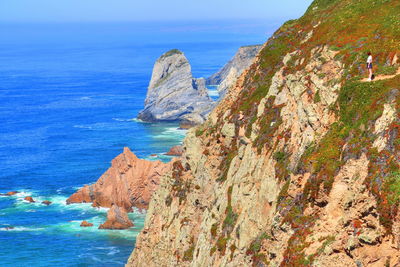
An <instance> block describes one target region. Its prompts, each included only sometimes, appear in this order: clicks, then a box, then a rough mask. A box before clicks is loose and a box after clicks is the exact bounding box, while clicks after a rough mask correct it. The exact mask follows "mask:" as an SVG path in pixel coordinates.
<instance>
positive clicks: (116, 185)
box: [67, 147, 172, 211]
mask: <svg viewBox="0 0 400 267" xmlns="http://www.w3.org/2000/svg"><path fill="white" fill-rule="evenodd" d="M171 167H172V163H163V162H161V161H149V160H143V159H139V158H138V157H136V155H135V154H133V153H132V151H131V150H130V149H129V148H127V147H125V148H124V152H123V153H122V154H120V155H118V156H117V157H116V158H114V159H113V160H112V163H111V167H110V168H109V169H108V170H107V171H106V172H105V173H104V174H103V175H102V176H101V177H100V178H99V180H98V181H97V182H96V183H95V184H93V185H86V186H84V187H82V188H81V189H79V190H78V191H77V192H76V193H74V194H73V195H72V196H70V197H69V198H68V199H67V204H73V203H89V202H92V203H93V206H94V207H106V208H109V207H111V206H112V205H113V204H115V205H117V206H119V207H122V208H124V209H125V210H127V211H130V210H132V208H133V207H137V208H141V209H142V208H147V206H148V204H149V202H150V197H151V195H152V193H153V192H154V191H155V190H156V188H157V187H158V184H159V180H160V178H161V176H162V175H163V174H165V173H166V172H168V171H169V170H171Z"/></svg>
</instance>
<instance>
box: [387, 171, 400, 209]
mask: <svg viewBox="0 0 400 267" xmlns="http://www.w3.org/2000/svg"><path fill="white" fill-rule="evenodd" d="M386 188H387V191H388V200H389V204H391V205H395V204H397V203H399V200H400V172H399V171H397V172H395V173H392V174H390V175H389V176H388V177H387V179H386Z"/></svg>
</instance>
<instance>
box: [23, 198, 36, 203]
mask: <svg viewBox="0 0 400 267" xmlns="http://www.w3.org/2000/svg"><path fill="white" fill-rule="evenodd" d="M24 200H25V201H28V202H30V203H34V202H35V200H34V199H33V198H32V197H25V198H24Z"/></svg>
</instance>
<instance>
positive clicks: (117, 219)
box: [99, 205, 133, 230]
mask: <svg viewBox="0 0 400 267" xmlns="http://www.w3.org/2000/svg"><path fill="white" fill-rule="evenodd" d="M132 226H133V222H132V221H131V220H130V219H129V218H128V214H127V213H126V211H125V210H124V209H123V208H120V207H118V206H117V205H112V207H111V209H110V210H109V211H108V212H107V221H106V222H105V223H103V224H102V225H100V226H99V229H109V230H123V229H128V228H130V227H132Z"/></svg>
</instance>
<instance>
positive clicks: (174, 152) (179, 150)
mask: <svg viewBox="0 0 400 267" xmlns="http://www.w3.org/2000/svg"><path fill="white" fill-rule="evenodd" d="M182 154H183V147H182V146H174V147H171V149H170V150H169V151H168V152H167V153H165V155H168V156H178V157H180V156H182Z"/></svg>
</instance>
